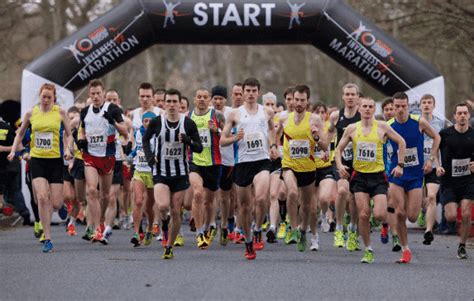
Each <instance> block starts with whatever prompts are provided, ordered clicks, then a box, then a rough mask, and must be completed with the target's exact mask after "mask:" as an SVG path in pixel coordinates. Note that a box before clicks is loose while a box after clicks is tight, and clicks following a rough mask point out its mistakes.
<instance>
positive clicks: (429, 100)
mask: <svg viewBox="0 0 474 301" xmlns="http://www.w3.org/2000/svg"><path fill="white" fill-rule="evenodd" d="M435 105H436V101H435V98H434V96H433V95H430V94H426V95H423V96H422V97H421V99H420V108H421V113H422V114H423V118H425V119H426V120H427V121H428V122H429V123H430V125H431V126H432V127H433V128H434V129H435V131H436V132H437V133H439V132H440V131H441V130H442V129H443V128H444V120H441V119H440V118H438V117H436V116H434V115H433V111H434V109H435ZM424 138H425V139H424V142H423V155H424V160H425V161H427V160H429V158H430V157H431V148H432V145H433V139H431V138H430V137H429V136H428V135H426V134H425V136H424ZM435 167H436V166H435V165H434V164H433V165H432V166H431V167H430V166H429V165H425V166H424V167H423V171H424V173H425V181H424V184H425V195H424V196H425V197H424V199H423V204H424V205H423V209H422V210H421V212H420V214H419V215H418V225H420V226H421V227H424V226H425V225H426V230H425V235H424V241H423V244H424V245H430V244H431V242H432V241H433V239H434V237H433V226H434V224H435V221H436V195H437V194H438V190H439V178H438V176H437V175H436V170H435V169H433V168H435ZM430 170H431V172H429V171H430ZM425 216H426V219H425ZM425 221H426V222H425Z"/></svg>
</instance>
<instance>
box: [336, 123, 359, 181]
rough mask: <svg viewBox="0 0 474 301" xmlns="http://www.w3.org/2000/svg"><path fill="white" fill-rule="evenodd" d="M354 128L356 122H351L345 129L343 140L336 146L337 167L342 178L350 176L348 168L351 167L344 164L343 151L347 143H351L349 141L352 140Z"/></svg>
mask: <svg viewBox="0 0 474 301" xmlns="http://www.w3.org/2000/svg"><path fill="white" fill-rule="evenodd" d="M354 130H355V126H354V124H351V125H349V126H348V127H347V128H346V130H345V131H344V134H343V135H342V138H341V140H340V141H339V145H338V146H337V147H336V150H335V152H334V159H335V160H336V167H337V170H338V171H339V175H340V176H341V178H348V177H349V176H350V175H349V173H348V172H347V169H349V167H347V166H345V165H343V164H342V151H343V150H344V148H345V147H346V146H347V144H349V142H350V141H351V136H352V133H353V132H354Z"/></svg>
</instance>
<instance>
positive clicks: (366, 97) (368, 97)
mask: <svg viewBox="0 0 474 301" xmlns="http://www.w3.org/2000/svg"><path fill="white" fill-rule="evenodd" d="M363 99H367V100H370V101H372V102H373V103H374V105H375V100H374V99H373V98H372V97H370V96H365V97H362V98H361V99H360V101H361V102H362V100H363Z"/></svg>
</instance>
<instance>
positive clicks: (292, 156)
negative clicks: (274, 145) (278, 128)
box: [281, 112, 316, 172]
mask: <svg viewBox="0 0 474 301" xmlns="http://www.w3.org/2000/svg"><path fill="white" fill-rule="evenodd" d="M310 117H311V113H310V112H306V113H305V115H304V118H303V120H301V122H300V123H299V124H295V113H294V112H293V113H290V114H288V119H287V121H286V125H285V127H284V128H283V137H284V138H283V139H284V140H283V160H282V161H281V166H282V167H283V168H290V169H291V170H293V171H296V172H311V171H315V170H316V164H315V162H314V156H313V150H314V148H315V145H316V142H315V141H314V138H313V134H312V133H311V126H310Z"/></svg>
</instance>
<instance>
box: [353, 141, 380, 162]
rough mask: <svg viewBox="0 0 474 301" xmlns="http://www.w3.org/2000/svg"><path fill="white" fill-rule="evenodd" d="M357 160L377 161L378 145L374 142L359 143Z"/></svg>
mask: <svg viewBox="0 0 474 301" xmlns="http://www.w3.org/2000/svg"><path fill="white" fill-rule="evenodd" d="M356 152H357V153H356V160H357V161H362V162H375V161H377V144H376V143H372V142H358V143H357V149H356Z"/></svg>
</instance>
